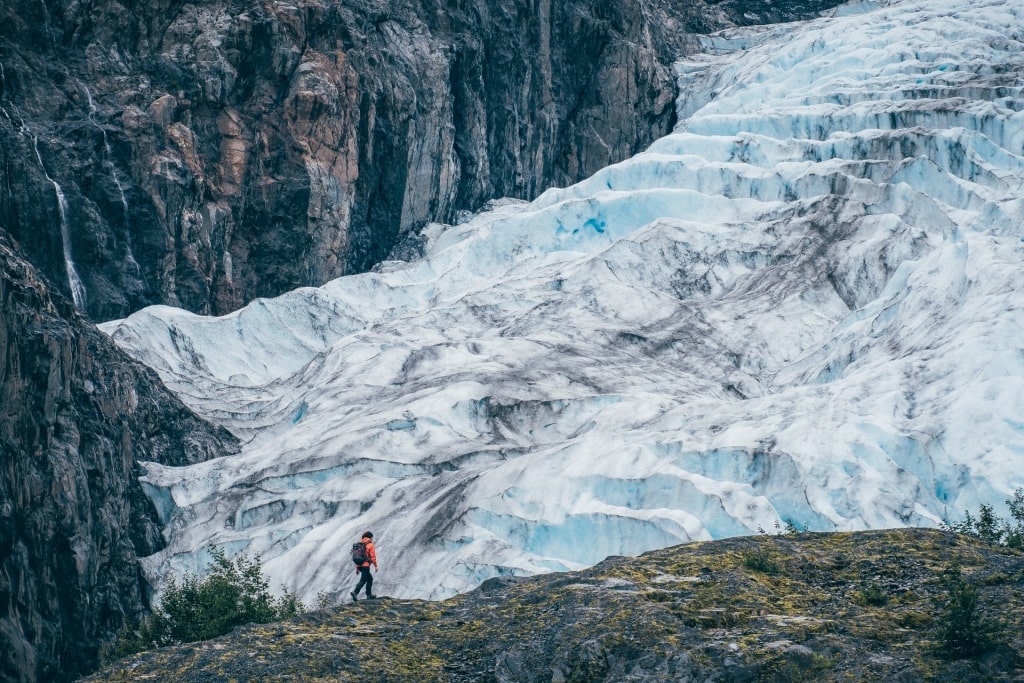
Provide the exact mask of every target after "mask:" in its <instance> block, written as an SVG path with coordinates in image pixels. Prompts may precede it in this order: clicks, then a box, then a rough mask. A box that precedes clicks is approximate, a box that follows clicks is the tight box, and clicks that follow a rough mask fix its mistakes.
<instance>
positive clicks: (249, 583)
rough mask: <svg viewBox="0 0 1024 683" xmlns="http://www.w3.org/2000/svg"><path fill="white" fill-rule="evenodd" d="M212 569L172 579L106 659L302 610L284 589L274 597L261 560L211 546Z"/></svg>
mask: <svg viewBox="0 0 1024 683" xmlns="http://www.w3.org/2000/svg"><path fill="white" fill-rule="evenodd" d="M210 553H211V554H212V555H213V567H212V569H211V571H210V573H209V574H208V575H207V576H206V578H204V579H199V577H197V576H196V575H194V574H190V573H187V574H185V576H184V577H183V578H181V579H180V580H179V579H177V578H175V577H173V576H172V577H171V578H170V579H169V580H168V581H167V585H166V586H165V587H164V591H163V594H162V595H161V597H160V600H159V602H158V603H157V604H156V605H155V606H154V608H153V612H152V613H151V614H150V615H149V616H147V617H146V618H145V619H143V621H142V623H140V624H139V625H138V627H137V628H130V629H124V630H122V631H121V633H120V634H118V637H117V640H116V641H115V643H114V644H113V645H112V646H110V647H109V648H107V651H106V653H105V654H106V655H107V658H108V659H109V658H116V657H124V656H126V655H129V654H132V653H135V652H141V651H142V650H148V649H151V648H154V647H163V646H166V645H176V644H179V643H190V642H193V641H196V640H207V639H209V638H215V637H217V636H220V635H224V634H225V633H228V632H230V631H231V630H232V629H234V628H235V627H237V626H241V625H242V624H252V623H256V624H265V623H267V622H270V621H276V620H279V619H285V618H287V617H290V616H295V615H296V614H300V613H302V612H304V611H305V605H303V603H302V602H301V601H299V600H298V598H296V597H295V595H293V594H291V593H288V592H287V591H286V592H285V593H284V595H283V596H281V597H280V598H274V597H273V596H272V595H270V593H269V591H268V587H269V586H268V583H267V580H266V579H265V578H264V576H263V572H262V569H261V568H260V558H259V555H257V556H256V557H255V558H252V559H250V558H248V557H246V556H245V555H239V556H238V557H236V558H235V559H234V560H229V559H228V558H227V557H226V556H225V554H224V551H223V550H220V549H217V548H213V549H211V550H210Z"/></svg>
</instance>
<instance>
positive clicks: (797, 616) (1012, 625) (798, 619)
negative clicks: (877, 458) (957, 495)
mask: <svg viewBox="0 0 1024 683" xmlns="http://www.w3.org/2000/svg"><path fill="white" fill-rule="evenodd" d="M758 558H767V559H768V560H769V562H768V565H767V566H768V567H770V568H771V570H770V571H764V570H763V566H762V565H761V564H760V563H758V562H756V561H755V560H756V559H758ZM956 563H959V566H960V567H961V569H962V575H963V576H964V577H965V578H966V580H967V581H968V582H969V583H971V584H972V585H974V586H976V587H977V590H978V594H979V598H980V599H979V602H978V605H979V614H980V616H981V620H982V621H983V622H989V623H991V622H997V623H1000V624H1001V625H1002V627H1003V628H1002V629H1001V631H1000V632H999V634H998V636H997V638H996V643H995V644H994V645H993V646H992V647H991V648H989V649H988V650H987V651H986V652H984V653H982V654H981V655H979V656H977V657H975V658H971V659H959V660H958V659H951V658H949V657H946V656H945V655H944V654H943V652H944V651H943V647H942V639H941V636H940V632H941V630H942V627H943V625H944V623H946V620H947V618H948V617H947V615H948V612H947V607H946V605H947V603H948V597H949V594H948V590H947V588H945V584H944V583H943V579H942V576H943V572H945V571H947V570H949V569H950V568H951V567H953V566H954V565H955V564H956ZM754 567H762V569H756V568H754ZM1022 587H1024V555H1022V554H1021V553H1020V552H1019V551H1012V550H1008V549H1006V548H1003V547H999V546H993V545H988V544H985V543H983V542H981V541H979V540H977V539H973V538H969V537H966V536H958V535H955V534H951V533H948V532H941V531H936V530H924V529H899V530H890V531H870V532H857V533H833V534H806V533H805V534H789V535H782V536H769V535H765V536H758V537H747V538H732V539H725V540H720V541H710V542H706V543H694V544H689V545H682V546H676V547H674V548H666V549H664V550H659V551H655V552H651V553H646V554H644V555H641V556H640V557H637V558H626V557H616V558H608V559H607V560H606V561H604V562H602V563H600V564H598V565H597V566H595V567H592V568H590V569H587V570H584V571H581V572H571V573H555V574H548V575H544V576H536V577H531V578H528V579H512V578H508V579H492V580H490V581H488V582H486V583H484V584H483V585H481V586H480V588H479V589H478V590H476V591H472V592H470V593H466V594H463V595H459V596H456V597H454V598H451V599H449V600H444V601H441V602H426V601H416V600H392V599H383V600H376V601H360V602H358V603H354V604H353V603H347V604H344V605H341V606H337V607H333V608H330V609H325V610H321V611H317V612H312V613H309V614H306V615H303V616H301V617H298V618H296V619H292V620H289V621H286V622H281V623H277V624H265V625H261V626H245V627H241V628H239V629H237V630H236V631H234V632H233V633H232V634H230V635H228V636H225V637H223V638H218V639H215V640H210V641H205V642H199V643H191V644H188V645H182V646H178V647H170V648H164V649H161V650H157V651H153V652H148V653H142V654H139V655H136V656H133V657H130V658H127V659H124V660H121V661H119V662H116V663H112V664H111V665H109V666H108V667H106V668H105V669H103V670H102V671H101V672H100V673H98V674H97V675H95V676H92V677H90V678H88V679H86V680H88V681H124V680H187V681H192V682H195V683H200V682H202V683H206V682H210V683H212V682H214V681H228V680H240V681H241V680H249V681H253V680H267V681H269V680H274V681H281V680H286V681H309V680H364V679H372V680H376V681H446V682H448V683H462V682H465V683H471V682H472V683H487V682H491V683H497V682H499V681H501V682H506V681H507V682H508V683H532V682H536V683H542V682H543V683H547V682H548V681H563V682H565V683H569V682H574V681H578V682H583V681H586V682H587V683H601V682H603V681H607V682H609V683H611V682H613V681H614V682H618V681H632V682H634V683H653V682H656V681H657V682H666V683H668V682H672V683H678V682H681V681H691V682H694V683H696V682H697V681H700V682H701V683H712V682H714V683H741V682H748V681H749V682H751V683H753V682H778V683H784V682H790V681H801V682H810V681H820V682H821V683H832V682H833V681H847V680H849V681H907V682H908V683H909V682H911V681H935V682H936V683H940V682H941V683H968V682H970V683H982V682H983V681H984V682H991V681H1016V680H1019V672H1020V671H1021V670H1022V669H1021V667H1022V666H1024V657H1022V651H1024V636H1022V634H1024V631H1022V626H1024V603H1022V601H1021V588H1022ZM866 596H870V597H866Z"/></svg>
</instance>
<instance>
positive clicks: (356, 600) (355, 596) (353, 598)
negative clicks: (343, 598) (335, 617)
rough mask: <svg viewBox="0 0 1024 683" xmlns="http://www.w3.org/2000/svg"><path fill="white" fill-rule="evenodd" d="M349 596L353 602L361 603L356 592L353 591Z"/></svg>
mask: <svg viewBox="0 0 1024 683" xmlns="http://www.w3.org/2000/svg"><path fill="white" fill-rule="evenodd" d="M349 595H351V596H352V602H359V596H358V595H356V592H355V591H352V592H351V593H349Z"/></svg>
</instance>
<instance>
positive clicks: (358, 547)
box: [352, 541, 370, 564]
mask: <svg viewBox="0 0 1024 683" xmlns="http://www.w3.org/2000/svg"><path fill="white" fill-rule="evenodd" d="M352 561H353V562H355V563H356V564H362V563H363V562H369V561H370V556H369V555H368V554H367V552H366V543H364V542H363V541H359V542H358V543H353V544H352Z"/></svg>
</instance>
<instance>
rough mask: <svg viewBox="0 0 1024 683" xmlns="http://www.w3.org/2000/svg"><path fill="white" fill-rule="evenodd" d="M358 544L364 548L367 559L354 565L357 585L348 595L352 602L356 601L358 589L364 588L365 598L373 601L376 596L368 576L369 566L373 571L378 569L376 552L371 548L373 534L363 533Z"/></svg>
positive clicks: (369, 532)
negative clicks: (356, 573)
mask: <svg viewBox="0 0 1024 683" xmlns="http://www.w3.org/2000/svg"><path fill="white" fill-rule="evenodd" d="M360 542H361V543H362V544H363V545H364V546H366V556H367V558H369V559H367V560H366V561H365V562H363V563H362V564H357V565H356V572H358V573H359V583H357V584H356V589H355V590H354V591H352V592H351V593H349V595H351V596H352V600H353V601H356V600H358V599H359V598H358V595H359V591H360V589H362V587H363V586H366V597H367V598H369V599H370V600H374V599H376V598H377V596H376V595H374V594H373V577H372V576H370V565H373V568H374V569H378V567H377V550H376V549H375V548H374V547H373V532H372V531H367V532H366V533H364V534H363V538H362V541H360Z"/></svg>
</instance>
